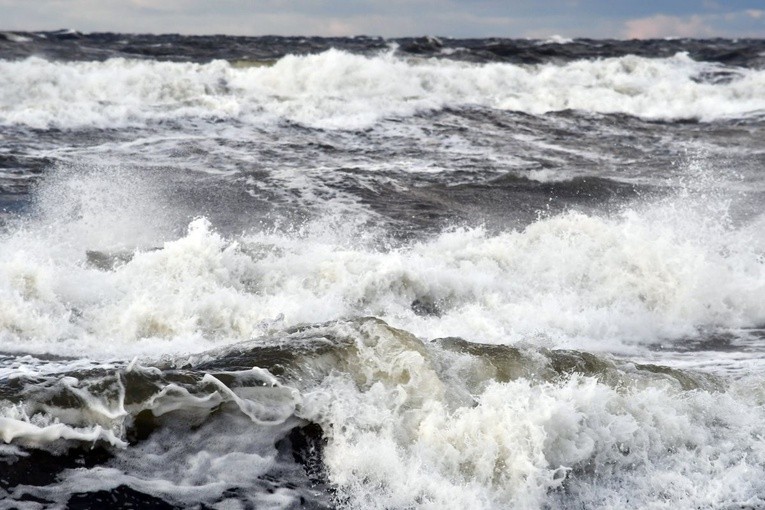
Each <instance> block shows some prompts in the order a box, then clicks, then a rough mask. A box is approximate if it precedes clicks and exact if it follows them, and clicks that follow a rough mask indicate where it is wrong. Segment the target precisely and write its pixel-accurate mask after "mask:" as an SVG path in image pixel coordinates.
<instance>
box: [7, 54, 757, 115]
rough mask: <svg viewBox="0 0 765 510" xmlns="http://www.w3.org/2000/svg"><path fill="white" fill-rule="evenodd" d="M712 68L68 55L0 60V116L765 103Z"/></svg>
mask: <svg viewBox="0 0 765 510" xmlns="http://www.w3.org/2000/svg"><path fill="white" fill-rule="evenodd" d="M718 69H720V66H718V65H714V64H709V63H699V62H695V61H693V60H692V59H690V58H689V57H688V56H686V55H684V54H678V55H676V56H674V57H671V58H665V59H647V58H642V57H636V56H625V57H619V58H609V59H602V60H593V61H584V60H583V61H575V62H571V63H568V64H565V65H555V64H544V65H533V66H521V65H513V64H504V63H491V64H471V63H463V62H455V61H449V60H438V59H428V60H422V59H404V58H400V57H397V56H395V55H393V54H392V53H388V54H383V55H379V56H374V57H365V56H358V55H352V54H349V53H346V52H343V51H338V50H330V51H327V52H324V53H321V54H318V55H311V56H286V57H284V58H282V59H280V60H279V61H277V62H276V63H275V64H274V65H272V66H270V67H249V68H241V67H233V66H231V65H230V64H228V63H227V62H223V61H215V62H211V63H208V64H191V63H170V62H155V61H139V60H126V59H111V60H107V61H105V62H67V63H63V62H49V61H46V60H43V59H40V58H36V57H35V58H29V59H26V60H23V61H0V123H2V124H6V125H9V124H11V125H12V124H19V125H26V126H31V127H37V128H46V127H52V126H54V127H63V128H78V127H89V126H95V127H120V126H128V125H141V124H143V123H146V122H151V121H159V120H173V119H183V118H203V119H239V120H242V121H246V122H256V123H262V122H268V121H273V120H275V119H287V120H290V121H294V122H299V123H303V124H306V125H309V126H316V127H324V128H341V129H342V128H359V127H364V126H369V125H370V124H373V123H375V122H377V121H379V120H380V119H383V118H385V117H389V116H407V115H411V114H412V113H414V112H417V111H422V110H429V109H437V108H441V107H444V106H460V105H480V106H487V107H493V108H500V109H507V110H518V111H522V112H528V113H533V114H541V113H545V112H549V111H559V110H565V109H577V110H585V111H592V112H602V113H626V114H631V115H637V116H641V117H645V118H650V119H676V118H695V119H701V120H714V119H719V118H727V117H740V116H746V115H750V114H753V113H762V112H763V111H765V99H764V98H765V71H762V70H745V69H737V70H732V71H733V79H732V80H731V81H730V82H729V83H717V84H712V83H704V82H703V81H700V80H698V77H699V76H701V75H702V74H704V73H708V72H714V71H716V70H718Z"/></svg>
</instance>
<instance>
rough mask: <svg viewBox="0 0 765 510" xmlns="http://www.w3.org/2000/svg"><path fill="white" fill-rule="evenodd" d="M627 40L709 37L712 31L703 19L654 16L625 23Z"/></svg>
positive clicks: (699, 17) (712, 33) (697, 16)
mask: <svg viewBox="0 0 765 510" xmlns="http://www.w3.org/2000/svg"><path fill="white" fill-rule="evenodd" d="M625 28H626V30H625V36H626V38H627V39H657V38H662V37H709V36H712V35H714V33H715V31H714V29H713V28H712V27H711V26H709V25H707V24H706V22H705V19H704V17H702V16H699V15H693V16H690V17H686V18H683V17H680V16H665V15H664V14H656V15H655V16H650V17H648V18H639V19H631V20H627V21H626V22H625Z"/></svg>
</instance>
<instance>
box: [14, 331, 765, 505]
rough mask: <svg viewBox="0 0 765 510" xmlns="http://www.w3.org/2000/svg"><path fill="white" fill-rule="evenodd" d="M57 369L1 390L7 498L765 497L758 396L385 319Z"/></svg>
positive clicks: (413, 500) (30, 368)
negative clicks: (666, 491) (707, 486)
mask: <svg viewBox="0 0 765 510" xmlns="http://www.w3.org/2000/svg"><path fill="white" fill-rule="evenodd" d="M44 366H45V363H44V362H40V361H38V360H34V359H27V360H26V362H25V369H24V370H23V371H19V372H15V373H13V372H11V373H9V374H8V373H7V374H6V377H5V378H4V379H3V380H2V392H3V394H2V398H3V404H2V413H3V415H4V418H3V420H2V422H1V423H0V433H2V434H3V436H4V438H5V440H6V443H7V446H5V447H4V449H3V450H2V452H1V453H2V455H3V459H4V460H5V461H6V462H8V464H9V468H8V469H9V472H10V474H9V475H8V476H4V477H3V479H2V482H1V483H2V486H1V487H0V490H2V491H4V496H5V497H6V498H8V499H9V500H14V501H19V500H24V499H32V500H34V501H38V502H43V503H47V504H54V503H55V504H58V505H64V504H67V501H69V502H70V503H71V502H72V501H73V500H72V499H70V498H72V497H74V498H76V501H80V500H82V501H100V500H101V499H103V498H106V497H112V498H116V499H118V500H119V499H122V498H132V499H134V500H135V501H143V502H146V503H147V504H148V503H156V504H159V502H162V503H163V504H171V505H177V506H184V505H187V504H190V503H191V502H194V503H195V504H198V503H200V502H201V503H203V504H206V505H215V504H224V503H226V504H229V505H230V504H233V503H234V502H235V501H238V502H239V503H240V504H256V505H258V504H259V505H267V504H272V505H273V504H277V503H278V502H281V503H279V504H282V505H286V506H289V505H297V504H298V503H301V504H307V505H309V506H312V507H314V506H315V507H330V506H335V505H337V506H342V507H351V508H365V507H368V505H369V501H375V502H377V503H375V505H376V507H379V508H405V507H409V506H412V505H420V504H422V501H423V499H425V500H427V501H428V502H429V504H433V505H434V506H439V507H442V508H461V507H463V506H464V504H465V503H467V502H468V501H472V502H473V504H474V505H478V506H479V507H481V508H498V507H506V506H508V505H511V506H515V507H520V508H539V507H542V506H545V505H554V506H560V507H563V508H576V507H581V506H582V505H588V506H589V505H593V506H600V505H603V504H604V503H605V502H607V501H627V500H629V501H631V502H635V501H639V502H641V504H651V503H656V502H658V501H660V499H659V498H660V497H659V496H657V495H656V493H655V491H654V490H653V489H654V488H655V487H654V486H655V480H656V477H661V476H667V475H668V474H669V473H672V472H675V473H676V476H675V477H674V478H673V484H688V483H695V482H694V480H695V481H697V480H698V479H700V478H701V479H709V478H710V477H715V476H717V473H718V471H719V470H722V469H737V468H736V466H743V467H744V468H745V470H742V471H740V478H739V479H738V481H737V483H736V486H735V491H736V492H735V493H728V494H723V493H721V492H719V491H705V490H704V489H699V490H696V491H694V492H685V491H677V492H672V493H670V495H669V499H670V500H671V502H672V504H679V505H681V506H684V505H688V504H701V505H711V506H716V505H720V504H725V503H729V502H742V501H750V502H751V501H758V500H757V498H758V497H759V496H758V494H761V493H760V492H758V491H760V490H761V488H762V487H761V486H762V482H761V480H762V476H761V474H762V473H761V471H762V463H761V461H760V460H759V457H758V454H757V453H756V451H758V450H753V449H751V442H752V437H761V434H759V432H758V431H761V428H762V420H761V418H762V417H761V416H760V414H759V413H761V408H760V407H758V406H752V405H751V403H752V401H753V400H757V399H758V398H760V397H759V396H758V395H761V393H762V386H761V382H757V381H751V382H750V383H746V384H744V385H743V386H741V387H739V386H738V385H737V383H730V382H726V381H724V380H722V379H719V378H715V377H712V376H708V375H703V374H699V373H696V372H693V371H682V370H676V369H670V368H666V367H661V366H656V365H640V364H634V363H632V362H626V361H621V360H619V359H616V358H612V357H608V356H598V355H594V354H589V353H586V352H577V351H558V350H547V349H536V348H530V347H525V348H515V347H507V346H493V345H481V344H475V343H471V342H466V341H464V340H461V339H458V338H445V339H438V340H435V341H432V342H423V341H421V340H419V339H418V338H416V337H414V336H413V335H411V334H409V333H407V332H406V331H403V330H399V329H395V328H391V327H390V326H388V325H387V324H385V323H384V322H382V321H380V320H379V319H374V318H364V319H357V320H351V321H337V322H330V323H326V324H313V325H303V326H300V327H296V328H292V329H289V330H286V331H284V332H281V333H276V334H272V335H267V336H264V337H261V338H258V339H255V340H253V341H250V342H246V343H241V344H237V345H233V346H229V347H226V348H224V349H218V350H214V351H209V352H205V353H200V354H198V355H195V356H192V357H178V358H174V359H169V360H165V361H160V362H147V361H144V362H143V363H142V364H140V363H136V362H132V363H130V364H128V365H125V364H124V363H119V364H117V365H116V366H109V367H99V366H93V367H90V368H88V367H82V368H79V369H66V368H65V365H62V366H61V369H60V370H59V371H57V372H51V371H48V372H47V373H46V371H45V368H44ZM253 367H255V368H253ZM36 368H39V370H38V371H37V372H35V370H36ZM752 392H754V393H752ZM734 422H735V427H733V428H730V427H732V426H733V425H734ZM93 431H99V433H100V434H101V435H100V436H99V437H97V438H95V439H94V438H93V437H92V432H93ZM88 432H90V433H91V435H87V434H88ZM721 434H722V435H724V436H725V437H726V439H727V440H726V441H725V442H724V443H720V442H718V439H717V438H718V436H719V435H721ZM243 439H244V440H243ZM94 441H95V445H96V446H97V448H95V449H92V445H93V443H94ZM721 444H724V445H726V446H724V447H723V446H721ZM721 448H724V449H725V451H723V450H722V449H721ZM699 452H706V453H703V454H701V453H699ZM745 452H746V453H745ZM699 455H704V456H705V457H704V458H707V459H708V458H709V457H707V455H711V456H712V459H713V460H712V462H710V463H708V464H705V463H703V462H698V460H699V459H700V457H699ZM30 462H34V463H36V465H38V469H37V471H36V473H37V474H36V475H35V476H34V477H31V478H27V477H25V476H22V475H23V473H25V472H26V471H27V470H29V469H30ZM741 463H743V464H741ZM74 465H77V466H78V469H68V468H70V467H71V466H74ZM595 466H597V467H595ZM245 467H246V469H245ZM593 468H595V469H593ZM598 469H607V471H608V473H607V474H605V475H604V473H602V472H598ZM240 470H241V471H240ZM232 472H233V473H238V474H235V475H232ZM604 480H607V481H608V483H609V485H605V486H604V485H603V482H604ZM652 480H653V481H652ZM86 482H87V483H86ZM71 487H76V488H77V492H78V494H77V495H75V496H71V492H72V491H70V490H67V489H68V488H71ZM86 487H87V489H86ZM595 487H597V488H598V490H597V491H593V490H592V489H593V488H595ZM731 488H732V486H731ZM661 497H665V496H661ZM661 501H666V500H661Z"/></svg>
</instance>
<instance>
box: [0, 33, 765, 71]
mask: <svg viewBox="0 0 765 510" xmlns="http://www.w3.org/2000/svg"><path fill="white" fill-rule="evenodd" d="M392 46H393V47H395V48H396V51H397V52H399V53H400V54H402V55H416V56H421V57H435V58H443V59H452V60H466V61H473V62H508V63H514V64H540V63H545V62H550V61H554V62H571V61H574V60H586V59H596V58H612V57H623V56H626V55H637V56H641V57H647V58H666V57H671V56H673V55H675V54H676V53H679V52H687V53H688V54H689V55H690V56H691V58H693V59H694V60H698V61H705V62H716V63H722V64H726V65H733V66H737V67H755V68H756V67H762V65H763V57H762V55H763V51H765V43H763V41H762V40H756V39H735V40H730V39H728V40H726V39H707V40H704V39H669V40H668V39H661V40H632V41H619V40H593V39H575V40H562V39H561V38H556V37H552V38H550V39H548V40H534V39H502V38H488V39H454V38H438V37H410V38H398V39H383V38H381V37H364V36H360V37H353V38H343V37H326V38H325V37H278V36H266V37H231V36H181V35H177V34H163V35H149V34H119V33H81V32H76V31H72V30H61V31H56V32H0V56H2V57H3V58H24V57H28V56H31V55H44V56H46V57H47V58H52V59H61V60H103V59H106V58H113V57H126V58H149V59H156V60H172V61H184V62H185V61H194V62H200V63H201V62H209V61H210V60H216V59H222V60H229V61H236V62H244V63H250V62H251V63H258V62H273V61H275V60H278V59H280V58H282V57H284V56H286V55H288V54H299V55H305V54H316V53H321V52H324V51H327V50H329V49H330V48H337V49H342V50H344V51H348V52H351V53H357V54H367V55H369V54H374V53H377V52H380V51H384V50H386V49H389V48H390V47H392Z"/></svg>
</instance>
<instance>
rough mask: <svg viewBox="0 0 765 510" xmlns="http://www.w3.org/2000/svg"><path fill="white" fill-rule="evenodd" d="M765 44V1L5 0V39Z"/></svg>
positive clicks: (0, 1) (0, 14) (1, 9)
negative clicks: (33, 35) (66, 33)
mask: <svg viewBox="0 0 765 510" xmlns="http://www.w3.org/2000/svg"><path fill="white" fill-rule="evenodd" d="M61 28H70V29H74V30H79V31H81V32H106V31H108V32H131V33H182V34H230V35H323V36H353V35H381V36H384V37H401V36H414V35H435V36H445V37H492V36H496V37H532V38H545V37H549V36H552V35H559V36H562V37H592V38H620V39H633V38H636V39H644V38H654V37H658V38H662V37H730V38H735V37H759V38H765V0H536V1H534V0H525V1H521V0H335V1H329V0H0V30H11V31H12V30H56V29H61Z"/></svg>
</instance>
